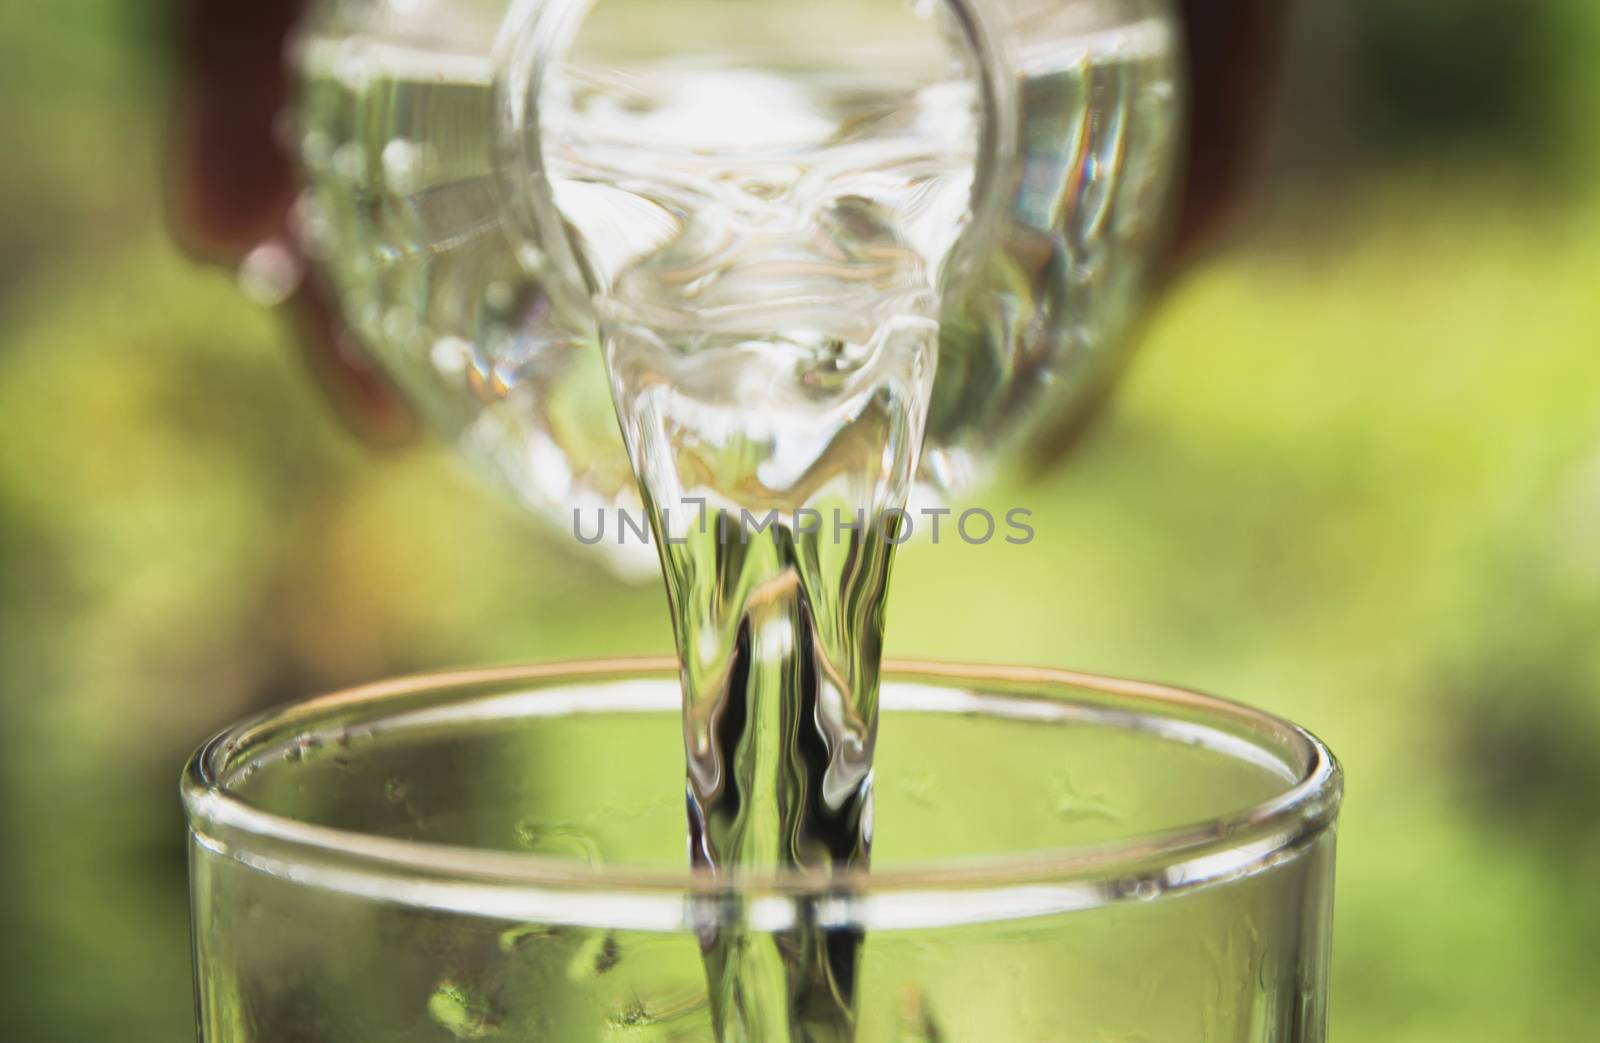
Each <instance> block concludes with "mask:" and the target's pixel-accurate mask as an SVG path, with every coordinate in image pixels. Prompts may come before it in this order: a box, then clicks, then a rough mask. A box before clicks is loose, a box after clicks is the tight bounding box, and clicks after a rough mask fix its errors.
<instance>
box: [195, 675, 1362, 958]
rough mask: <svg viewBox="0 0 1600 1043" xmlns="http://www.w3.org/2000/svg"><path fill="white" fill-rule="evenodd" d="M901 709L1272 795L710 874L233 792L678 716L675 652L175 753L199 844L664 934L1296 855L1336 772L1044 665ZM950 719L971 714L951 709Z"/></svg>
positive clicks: (1066, 890) (1122, 880)
mask: <svg viewBox="0 0 1600 1043" xmlns="http://www.w3.org/2000/svg"><path fill="white" fill-rule="evenodd" d="M885 678H886V680H885V683H884V688H883V696H882V708H883V711H884V714H885V719H886V720H887V721H890V722H892V721H893V720H894V719H895V716H896V715H897V714H907V713H919V714H955V715H959V716H961V717H962V718H964V719H969V718H984V719H990V720H1013V721H1026V722H1037V723H1039V724H1042V725H1047V724H1050V723H1070V724H1072V725H1073V726H1077V725H1080V724H1082V725H1094V726H1099V727H1105V728H1110V729H1116V730H1118V731H1119V732H1126V733H1141V734H1145V735H1148V736H1154V737H1157V738H1159V739H1162V740H1167V741H1170V742H1172V743H1176V744H1185V745H1187V746H1191V747H1196V748H1200V749H1203V750H1205V751H1208V752H1209V753H1211V754H1216V755H1220V756H1221V757H1224V758H1228V759H1231V760H1233V761H1236V762H1238V763H1240V764H1245V765H1249V766H1250V767H1251V768H1253V769H1254V770H1258V771H1264V772H1266V773H1267V774H1269V775H1271V776H1272V777H1273V778H1275V779H1276V780H1277V781H1276V782H1275V783H1274V784H1273V786H1272V790H1273V792H1272V793H1271V795H1270V796H1268V797H1267V798H1266V799H1265V800H1261V801H1259V802H1257V803H1255V804H1253V805H1250V806H1247V807H1229V808H1218V809H1217V814H1216V815H1215V816H1214V817H1212V818H1209V819H1206V820H1203V821H1198V822H1193V823H1190V824H1187V825H1181V826H1178V827H1175V828H1170V829H1163V830H1159V831H1155V832H1148V833H1138V834H1135V835H1128V836H1118V837H1115V838H1114V839H1109V840H1103V841H1099V842H1095V843H1086V844H1080V845H1076V846H1070V847H1064V848H1051V849H1043V850H1031V851H1027V852H1024V853H1018V854H1012V855H999V856H990V855H985V856H981V857H954V858H949V859H945V860H938V859H933V860H922V861H911V862H905V863H901V864H896V865H890V866H888V867H885V868H884V869H882V870H881V871H867V870H841V871H838V872H836V873H834V874H832V875H827V876H819V875H816V874H812V873H803V872H798V871H775V872H771V873H764V874H750V875H747V876H741V877H738V878H731V879H730V878H718V877H714V876H710V875H707V874H704V873H701V872H697V871H694V870H691V869H690V868H689V867H688V865H687V860H686V862H685V865H684V866H683V868H681V869H669V868H665V867H662V866H658V865H623V864H616V865H609V864H608V865H595V864H593V863H591V862H590V861H586V860H584V859H582V858H578V857H565V856H553V855H547V854H531V853H521V852H512V851H505V850H500V849H492V850H491V849H482V848H474V847H466V846H458V845H451V844H442V843H432V842H423V841H418V840H414V839H397V838H394V837H390V836H380V835H376V834H372V833H367V832H362V831H358V830H351V829H341V828H334V827H332V826H328V825H324V824H318V823H315V822H312V821H307V820H305V819H303V818H296V817H290V816H287V815H281V814H276V813H274V812H273V811H272V810H270V809H269V808H267V807H265V806H263V804H262V803H261V802H256V801H252V800H250V799H247V798H246V797H245V796H244V795H243V794H242V793H241V792H240V791H241V788H242V786H243V782H244V780H246V779H248V778H249V777H250V776H251V775H253V774H255V773H257V772H260V773H268V772H280V773H281V772H287V771H292V770H294V767H293V766H294V765H295V764H296V763H299V762H300V760H301V759H302V758H304V757H306V756H307V751H308V750H313V751H314V750H317V749H334V748H335V747H336V746H337V745H338V744H339V743H340V742H342V741H345V740H346V739H348V737H349V736H350V735H352V734H359V735H362V736H364V737H365V738H366V741H382V740H385V739H389V738H394V737H396V736H404V735H406V734H407V732H408V730H410V731H412V732H415V730H416V729H420V728H440V727H444V728H449V727H450V726H451V725H452V723H455V722H472V723H477V724H481V723H482V722H484V721H486V720H489V721H506V720H516V719H525V718H528V717H531V716H545V717H566V716H570V715H585V714H587V715H604V714H608V713H609V714H618V713H635V714H636V713H660V714H664V715H667V714H676V713H677V712H678V709H679V703H678V699H679V695H678V689H677V668H676V663H675V662H673V661H671V660H668V659H650V660H619V661H607V662H590V663H574V664H566V665H554V666H532V667H510V668H500V669H492V670H477V671H465V672H459V673H449V674H436V675H427V676H421V677H415V678H407V679H401V680H397V681H390V682H383V683H379V684H374V685H368V686H365V687H362V688H357V689H353V690H350V691H346V692H342V693H338V694H335V695H330V696H325V697H322V698H320V699H316V700H312V701H310V702H307V703H303V704H299V705H296V706H293V707H290V708H287V709H284V710H279V711H275V712H272V713H269V714H266V715H264V716H261V717H258V718H256V719H254V720H252V721H249V722H246V723H243V724H241V725H239V726H237V727H235V728H232V729H229V730H228V731H225V732H223V733H222V734H220V735H218V736H217V737H216V738H214V739H212V740H211V741H210V742H209V743H207V744H206V745H205V746H204V747H202V748H201V749H200V751H199V752H198V753H196V755H195V756H194V758H193V759H192V760H191V762H190V764H189V766H188V768H187V770H186V772H185V774H184V778H183V785H182V793H183V800H184V804H185V808H186V811H187V813H188V818H189V825H190V829H191V832H192V834H193V837H194V841H195V843H196V844H197V845H198V847H199V848H201V849H203V850H204V851H207V852H210V853H211V854H212V855H214V856H217V857H224V858H228V859H231V860H233V861H236V862H239V863H241V864H244V865H247V866H249V867H252V868H254V869H256V870H258V871H260V872H263V873H267V874H270V875H272V876H275V877H278V878H280V879H282V880H285V881H287V882H289V883H290V884H293V885H295V886H303V887H308V888H314V889H322V890H329V891H335V892H340V893H346V894H354V895H359V896H364V897H369V898H372V899H374V900H382V901H388V902H395V903H399V904H402V905H414V906H425V907H428V908H436V909H444V910H451V911H455V912H460V913H468V914H475V915H482V916H485V917H491V918H504V919H512V920H525V921H538V922H547V923H556V924H573V925H579V924H583V925H590V926H606V927H618V928H634V929H640V930H660V931H672V930H683V929H698V928H701V927H705V926H707V925H714V924H718V923H728V922H734V921H737V922H739V923H742V924H745V925H748V926H751V927H754V928H758V929H773V930H781V929H783V928H784V927H785V926H786V925H793V924H798V923H801V922H815V923H821V924H823V925H824V926H827V925H833V926H849V927H853V928H861V929H872V930H885V929H908V928H922V927H932V926H941V925H943V926H948V925H951V924H959V923H970V922H986V921H992V920H999V919H1017V918H1031V917H1035V916H1041V915H1053V914H1056V913H1062V912H1069V911H1073V910H1079V909H1086V908H1098V907H1103V906H1106V905H1110V904H1114V903H1118V902H1126V901H1143V900H1150V899H1153V898H1157V897H1162V896H1168V895H1177V894H1183V893H1188V892H1191V891H1194V890H1196V889H1200V888H1206V887H1211V886H1217V885H1219V884H1223V883H1227V882H1229V881H1232V880H1237V879H1240V878H1242V877H1246V876H1251V875H1255V874H1257V873H1260V872H1264V871H1267V870H1270V869H1272V868H1273V867H1276V866H1279V865H1282V864H1284V863H1286V862H1289V861H1292V860H1294V859H1295V858H1297V857H1298V856H1299V855H1300V854H1301V853H1302V852H1304V851H1306V850H1307V849H1308V848H1310V847H1311V846H1312V845H1313V844H1314V843H1315V842H1316V841H1317V840H1318V839H1319V838H1320V837H1322V836H1323V835H1324V834H1325V833H1327V832H1328V831H1329V830H1331V829H1332V827H1333V825H1334V822H1335V819H1336V816H1337V812H1338V805H1339V801H1340V796H1341V789H1342V773H1341V771H1340V769H1339V766H1338V764H1337V762H1336V761H1335V759H1334V757H1333V755H1332V754H1331V753H1330V752H1329V751H1328V749H1327V747H1326V746H1324V745H1323V744H1322V743H1321V742H1320V741H1318V740H1317V739H1316V738H1314V737H1313V736H1311V735H1310V734H1309V733H1307V732H1305V731H1304V730H1303V729H1300V728H1298V727H1296V726H1294V725H1291V724H1289V723H1287V722H1285V721H1282V720H1279V719H1278V718H1275V717H1272V716H1270V715H1267V714H1264V713H1260V712H1258V711H1255V710H1251V709H1248V708H1246V707H1242V706H1239V705H1237V704H1234V703H1230V702H1227V701H1225V700H1221V699H1217V698H1214V697H1211V696H1205V695H1200V694H1198V693H1193V692H1188V691H1183V690H1180V689H1174V688H1167V687H1164V686H1160V685H1152V684H1145V683H1140V682H1132V681H1121V680H1114V679H1108V678H1098V677H1090V676H1087V675H1081V674H1075V673H1070V672H1067V671H1060V670H1047V669H1031V668H1019V667H971V666H953V665H945V664H930V663H914V662H891V663H889V664H887V669H886V671H885ZM963 724H964V725H965V721H964V722H963Z"/></svg>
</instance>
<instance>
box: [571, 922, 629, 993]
mask: <svg viewBox="0 0 1600 1043" xmlns="http://www.w3.org/2000/svg"><path fill="white" fill-rule="evenodd" d="M621 962H622V949H621V948H620V947H619V946H618V945H617V937H616V935H614V934H611V933H609V932H608V933H606V934H592V935H590V936H589V937H588V938H585V939H584V941H583V944H581V945H579V946H578V951H577V952H576V953H574V954H573V956H572V959H571V961H570V962H568V964H567V980H568V981H575V982H577V981H586V980H588V979H590V978H598V977H600V976H601V975H603V974H609V973H610V972H611V971H612V970H614V969H615V968H616V966H617V964H619V963H621Z"/></svg>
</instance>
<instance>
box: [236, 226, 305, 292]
mask: <svg viewBox="0 0 1600 1043" xmlns="http://www.w3.org/2000/svg"><path fill="white" fill-rule="evenodd" d="M302 274H303V272H302V269H301V267H300V262H299V261H298V260H296V259H295V256H294V254H292V253H290V252H289V249H288V247H286V246H284V245H283V244H282V243H279V242H270V243H262V244H261V245H260V246H258V247H256V248H255V249H254V250H251V251H250V253H249V254H248V255H246V257H245V259H244V261H243V262H242V263H241V264H240V265H239V289H240V291H241V292H242V293H243V294H244V295H245V296H246V297H248V298H249V299H250V300H251V301H252V302H253V303H255V304H259V305H261V306H262V307H263V308H271V307H274V306H276V305H279V304H282V303H283V302H284V301H286V300H288V299H289V296H290V295H291V294H293V293H294V291H295V290H296V289H298V288H299V286H300V279H301V276H302Z"/></svg>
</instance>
